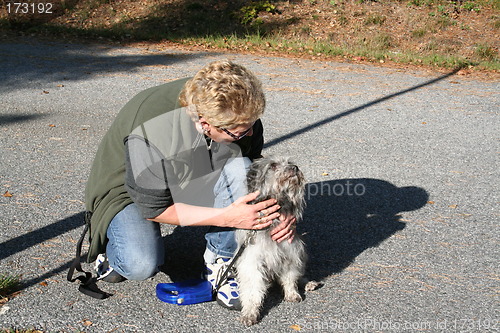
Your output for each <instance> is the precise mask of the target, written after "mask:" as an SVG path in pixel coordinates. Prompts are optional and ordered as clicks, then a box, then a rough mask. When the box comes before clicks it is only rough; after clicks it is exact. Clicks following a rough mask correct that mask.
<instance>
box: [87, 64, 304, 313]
mask: <svg viewBox="0 0 500 333" xmlns="http://www.w3.org/2000/svg"><path fill="white" fill-rule="evenodd" d="M264 107H265V99H264V93H263V91H262V87H261V84H260V82H259V81H258V80H257V78H256V77H255V76H254V75H253V74H252V73H250V72H249V71H248V70H247V69H245V68H244V67H242V66H240V65H237V64H234V63H232V62H228V61H217V62H214V63H211V64H209V65H207V66H206V67H205V68H203V69H201V70H200V71H199V72H198V73H197V74H196V75H195V76H194V77H193V78H190V79H181V80H176V81H173V82H169V83H166V84H163V85H161V86H157V87H153V88H149V89H147V90H145V91H143V92H140V93H139V94H138V95H137V96H135V97H134V98H132V100H130V101H129V102H128V103H127V104H126V105H125V106H124V107H123V109H122V110H121V111H120V113H119V114H118V116H117V117H116V119H115V121H114V122H113V124H112V126H111V128H110V129H109V130H108V132H107V133H106V135H105V136H104V138H103V140H102V142H101V144H100V145H99V148H98V151H97V154H96V157H95V160H94V163H93V165H92V170H91V173H90V177H89V181H88V183H87V187H86V209H87V211H88V212H90V213H91V214H92V215H91V218H90V248H89V254H88V258H87V260H88V262H92V261H96V264H95V267H96V270H97V272H98V275H99V278H100V279H103V280H104V281H108V282H120V281H123V280H125V279H130V280H143V279H146V278H148V277H151V276H153V275H154V274H156V273H157V272H158V271H159V267H160V266H161V265H162V264H163V261H164V246H163V239H162V238H161V233H160V224H159V223H168V224H173V225H183V226H210V228H209V231H208V233H207V235H206V237H205V238H206V240H207V249H206V251H205V254H204V259H205V263H206V266H207V279H209V280H210V281H211V282H212V284H215V283H216V280H217V276H218V274H219V272H221V271H223V270H224V268H225V267H226V266H227V264H228V262H229V261H230V260H231V258H232V256H233V255H234V253H235V250H236V247H237V244H236V242H235V239H234V228H243V229H262V228H266V227H268V226H269V225H270V224H271V221H272V220H273V219H275V218H280V220H281V221H282V223H281V224H280V225H279V226H278V227H276V228H275V229H273V230H272V232H271V233H272V237H273V239H274V240H276V241H278V242H280V241H283V240H291V239H292V238H293V234H294V228H293V226H292V225H293V224H294V223H295V219H294V218H290V217H287V216H280V215H279V212H278V210H279V206H278V205H276V201H275V200H273V199H270V200H266V201H263V202H260V203H257V204H249V202H251V201H252V200H253V199H255V198H256V193H250V194H247V190H246V184H245V180H246V168H247V167H248V166H249V164H250V161H251V160H253V159H255V158H258V157H260V156H261V151H262V147H263V136H262V133H263V128H262V123H261V121H260V120H259V118H260V117H261V115H262V114H263V112H264ZM217 300H218V302H219V304H222V305H224V306H226V307H229V308H238V307H239V300H238V290H237V283H236V281H234V278H233V277H232V276H229V278H228V279H227V281H225V282H224V285H223V286H222V287H220V289H219V292H218V295H217Z"/></svg>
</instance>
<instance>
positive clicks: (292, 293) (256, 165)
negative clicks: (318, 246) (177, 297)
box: [235, 158, 317, 326]
mask: <svg viewBox="0 0 500 333" xmlns="http://www.w3.org/2000/svg"><path fill="white" fill-rule="evenodd" d="M247 182H248V191H249V192H255V191H257V190H259V191H260V194H259V197H258V198H257V199H256V200H255V202H260V201H262V200H266V199H269V198H274V199H276V200H277V201H278V204H279V205H280V206H281V208H280V211H279V212H280V214H281V215H289V216H294V217H295V218H296V219H297V222H298V221H299V220H300V219H301V218H302V213H303V211H304V207H305V200H304V190H305V180H304V175H303V174H302V172H301V171H300V170H299V168H298V167H297V166H296V165H294V164H293V163H291V162H290V161H289V160H288V159H285V158H262V159H258V160H256V161H254V162H253V163H252V165H251V166H250V170H249V172H248V176H247ZM279 223H280V221H279V220H278V219H276V220H274V221H273V224H272V225H271V227H270V228H267V229H265V230H259V231H252V230H242V229H239V230H237V231H236V239H237V241H238V244H239V245H240V246H241V244H243V243H244V242H245V241H247V245H246V248H245V249H244V251H243V253H242V254H241V257H240V258H238V259H237V261H236V264H235V266H236V272H237V278H238V282H239V291H240V301H241V305H242V310H241V321H242V322H243V323H244V324H245V325H247V326H250V325H253V324H255V323H257V321H258V319H259V313H260V308H261V306H262V303H263V301H264V297H265V295H266V292H267V289H268V287H269V284H270V283H271V281H273V280H277V281H278V282H279V283H280V284H281V286H282V287H283V291H284V295H285V300H286V301H289V302H300V301H302V297H301V295H300V294H299V291H298V284H299V281H300V282H301V283H302V282H306V281H302V279H303V275H304V271H305V264H306V260H307V254H306V250H305V245H304V242H303V241H302V240H301V239H300V237H299V235H295V237H294V239H293V241H292V242H291V243H290V242H289V241H288V240H286V241H282V242H281V243H277V242H276V241H273V240H272V239H271V236H270V230H272V228H273V227H275V226H277V225H278V224H279ZM316 286H317V284H315V283H314V282H312V283H309V284H308V285H307V286H306V290H312V289H315V288H316Z"/></svg>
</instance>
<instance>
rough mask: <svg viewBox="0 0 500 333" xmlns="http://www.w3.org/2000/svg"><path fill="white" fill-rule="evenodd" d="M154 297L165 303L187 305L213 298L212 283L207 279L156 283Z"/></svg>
mask: <svg viewBox="0 0 500 333" xmlns="http://www.w3.org/2000/svg"><path fill="white" fill-rule="evenodd" d="M156 297H158V298H159V299H160V300H162V301H163V302H165V303H170V304H177V305H189V304H196V303H202V302H209V301H212V300H213V295H212V285H211V284H210V282H208V281H207V280H202V279H197V280H187V281H181V282H175V283H158V284H157V285H156Z"/></svg>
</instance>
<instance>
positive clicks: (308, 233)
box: [298, 178, 429, 280]
mask: <svg viewBox="0 0 500 333" xmlns="http://www.w3.org/2000/svg"><path fill="white" fill-rule="evenodd" d="M306 196H307V208H306V212H305V214H304V219H303V221H302V222H301V223H299V225H298V231H299V233H304V234H305V235H304V240H305V242H306V244H307V246H308V252H309V256H310V258H309V264H308V277H309V278H310V279H313V280H323V279H325V278H327V277H328V276H330V275H332V274H335V273H339V272H341V271H342V270H344V269H345V268H346V267H348V266H349V265H350V264H351V263H352V262H353V261H354V260H355V259H356V257H357V256H359V255H360V254H361V253H363V251H365V250H366V249H368V248H371V247H376V246H378V245H379V244H380V243H381V242H383V241H384V240H386V239H387V238H389V237H391V236H392V235H394V234H395V233H396V232H398V231H400V230H402V229H404V228H405V226H406V224H405V223H404V222H401V218H400V215H399V214H400V213H402V212H405V211H412V210H417V209H419V208H421V207H423V206H425V205H426V203H427V200H428V198H429V194H428V193H427V191H425V190H424V189H422V188H419V187H397V186H394V185H393V184H391V183H389V182H387V181H384V180H379V179H370V178H359V179H339V180H330V181H325V182H318V183H310V184H308V189H307V194H306Z"/></svg>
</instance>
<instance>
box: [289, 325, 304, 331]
mask: <svg viewBox="0 0 500 333" xmlns="http://www.w3.org/2000/svg"><path fill="white" fill-rule="evenodd" d="M290 328H291V329H292V330H295V331H300V330H301V329H302V327H301V326H300V325H296V324H295V325H291V326H290Z"/></svg>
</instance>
